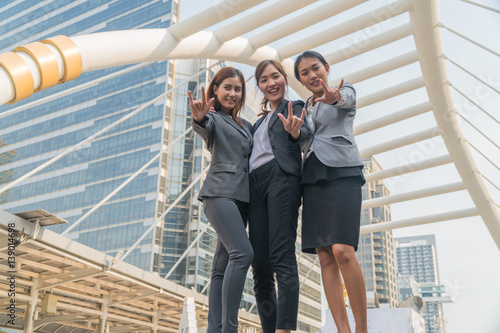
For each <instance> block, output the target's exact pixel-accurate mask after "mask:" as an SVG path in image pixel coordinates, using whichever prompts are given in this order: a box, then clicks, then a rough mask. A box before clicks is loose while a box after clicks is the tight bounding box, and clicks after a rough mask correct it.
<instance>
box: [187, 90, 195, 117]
mask: <svg viewBox="0 0 500 333" xmlns="http://www.w3.org/2000/svg"><path fill="white" fill-rule="evenodd" d="M188 96H189V107H190V108H191V112H193V110H194V101H193V95H191V91H189V90H188Z"/></svg>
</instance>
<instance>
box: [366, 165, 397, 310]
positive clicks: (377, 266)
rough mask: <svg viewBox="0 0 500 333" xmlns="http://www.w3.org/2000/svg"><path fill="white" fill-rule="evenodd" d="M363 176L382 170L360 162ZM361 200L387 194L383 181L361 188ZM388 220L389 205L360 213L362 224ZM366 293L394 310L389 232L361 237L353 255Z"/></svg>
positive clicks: (392, 267) (394, 286) (392, 259)
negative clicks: (362, 165) (373, 294)
mask: <svg viewBox="0 0 500 333" xmlns="http://www.w3.org/2000/svg"><path fill="white" fill-rule="evenodd" d="M363 163H364V169H363V171H364V172H365V174H367V173H372V172H377V171H381V170H382V168H381V167H380V165H379V164H378V163H377V161H376V160H375V159H374V158H373V157H367V158H365V159H363ZM362 193H363V200H370V199H375V198H379V197H384V196H388V195H389V190H388V189H387V187H386V186H385V185H384V182H383V181H382V180H378V181H373V182H367V183H366V184H365V185H364V186H363V188H362ZM390 220H391V206H390V205H384V206H380V207H372V208H367V209H363V210H362V211H361V225H370V224H375V223H383V222H387V221H390ZM356 257H357V258H358V261H359V264H360V266H361V271H362V272H363V277H364V278H365V286H366V291H367V292H374V293H375V297H376V298H377V300H378V303H379V304H387V305H388V306H389V307H396V306H397V305H398V304H399V302H398V288H397V277H396V266H395V255H394V245H393V238H392V230H386V231H380V232H374V233H368V234H363V235H360V239H359V245H358V251H357V252H356Z"/></svg>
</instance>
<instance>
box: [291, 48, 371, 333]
mask: <svg viewBox="0 0 500 333" xmlns="http://www.w3.org/2000/svg"><path fill="white" fill-rule="evenodd" d="M294 70H295V77H296V78H297V80H299V81H300V82H301V83H302V85H304V86H305V87H306V88H307V89H308V90H309V91H310V92H311V93H312V94H313V96H311V97H310V98H309V99H308V100H307V101H306V105H305V108H306V123H307V125H308V126H309V128H310V130H311V132H312V133H313V136H312V137H301V138H300V141H299V142H300V143H301V148H302V153H303V163H302V189H303V208H302V251H304V252H308V253H317V254H318V256H319V261H320V265H321V277H322V280H323V287H324V289H325V295H326V299H327V301H328V305H329V307H330V310H331V312H332V316H333V319H334V321H335V324H336V325H337V329H338V331H339V332H341V333H345V332H351V329H350V327H349V321H348V319H347V313H346V309H345V302H344V295H343V294H344V293H343V286H342V278H341V274H342V277H343V280H344V282H345V287H346V289H347V294H348V295H349V301H350V304H351V307H352V311H353V314H354V318H355V321H356V332H357V333H365V332H367V319H366V291H365V283H364V279H363V274H362V272H361V268H360V266H359V263H358V260H357V259H356V255H355V251H356V249H357V247H358V239H359V229H360V213H361V200H362V194H361V186H362V185H363V184H364V183H365V179H364V177H363V172H362V169H363V160H362V159H361V156H360V154H359V151H358V147H357V145H356V142H355V140H354V134H353V120H354V116H355V114H356V91H355V90H354V87H353V86H352V85H351V84H350V83H347V82H346V83H344V82H343V80H342V81H341V82H340V84H339V85H338V86H337V87H335V88H331V87H328V86H327V83H328V74H329V72H330V67H329V65H328V63H327V62H326V60H325V59H324V58H323V56H322V55H321V54H319V53H317V52H314V51H306V52H304V53H302V54H301V55H299V57H298V58H297V60H296V61H295V68H294Z"/></svg>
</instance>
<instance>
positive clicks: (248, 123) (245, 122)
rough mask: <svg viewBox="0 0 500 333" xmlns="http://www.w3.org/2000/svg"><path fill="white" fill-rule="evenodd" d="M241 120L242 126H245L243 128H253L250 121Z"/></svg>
mask: <svg viewBox="0 0 500 333" xmlns="http://www.w3.org/2000/svg"><path fill="white" fill-rule="evenodd" d="M240 120H241V124H242V125H243V127H248V128H252V123H251V122H249V121H248V120H246V119H243V118H240Z"/></svg>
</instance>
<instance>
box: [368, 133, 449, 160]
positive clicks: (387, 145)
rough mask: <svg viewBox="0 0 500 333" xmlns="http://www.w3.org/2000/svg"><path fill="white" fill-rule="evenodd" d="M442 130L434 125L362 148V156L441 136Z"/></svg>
mask: <svg viewBox="0 0 500 333" xmlns="http://www.w3.org/2000/svg"><path fill="white" fill-rule="evenodd" d="M440 134H441V133H440V130H439V128H437V127H433V128H430V129H426V130H423V131H420V132H417V133H413V134H410V135H407V136H403V137H401V138H397V139H394V140H391V141H388V142H384V143H381V144H378V145H375V146H372V147H369V148H365V149H361V150H360V151H359V153H360V154H361V157H363V158H365V157H369V156H373V155H376V154H380V153H383V152H386V151H389V150H393V149H396V148H401V147H404V146H407V145H410V144H412V143H415V142H419V141H423V140H427V139H431V138H433V137H436V136H439V135H440Z"/></svg>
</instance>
